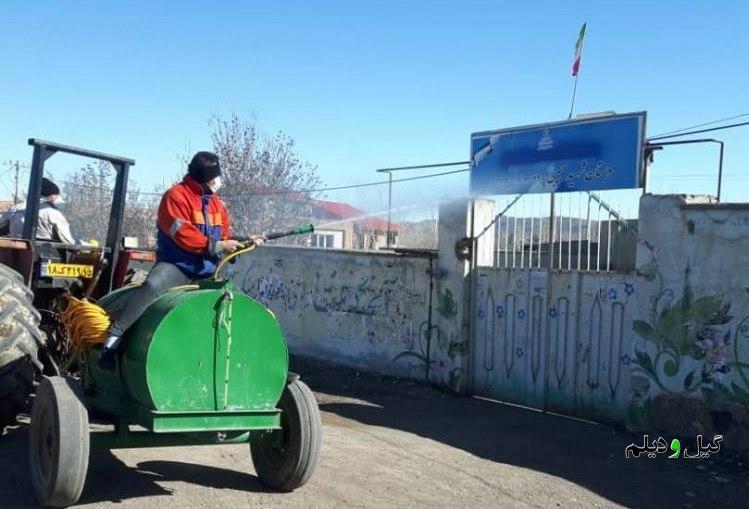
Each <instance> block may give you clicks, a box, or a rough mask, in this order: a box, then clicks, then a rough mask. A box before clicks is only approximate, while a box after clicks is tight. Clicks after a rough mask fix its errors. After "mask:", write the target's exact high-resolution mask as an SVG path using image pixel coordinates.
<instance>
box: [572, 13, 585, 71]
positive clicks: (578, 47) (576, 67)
mask: <svg viewBox="0 0 749 509" xmlns="http://www.w3.org/2000/svg"><path fill="white" fill-rule="evenodd" d="M586 25H587V23H583V26H581V27H580V35H578V36H577V42H576V43H575V61H574V62H572V75H573V76H577V73H578V72H580V59H581V58H582V56H583V39H584V38H585V26H586Z"/></svg>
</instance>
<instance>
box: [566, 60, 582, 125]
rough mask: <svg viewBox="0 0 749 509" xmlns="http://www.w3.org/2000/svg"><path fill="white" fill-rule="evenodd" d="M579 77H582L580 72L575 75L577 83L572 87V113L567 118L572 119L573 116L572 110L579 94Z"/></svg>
mask: <svg viewBox="0 0 749 509" xmlns="http://www.w3.org/2000/svg"><path fill="white" fill-rule="evenodd" d="M578 77H580V73H579V72H578V73H577V74H576V75H575V84H574V86H573V87H572V104H570V114H569V115H568V116H567V120H570V119H571V118H572V111H573V110H574V109H575V95H576V94H577V78H578Z"/></svg>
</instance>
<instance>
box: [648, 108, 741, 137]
mask: <svg viewBox="0 0 749 509" xmlns="http://www.w3.org/2000/svg"><path fill="white" fill-rule="evenodd" d="M742 117H749V113H742V114H740V115H734V116H732V117H725V118H719V119H718V120H711V121H710V122H705V123H704V124H697V125H691V126H689V127H683V128H681V129H675V130H673V131H667V132H665V133H659V134H655V135H653V136H651V138H656V137H660V136H668V135H670V134H676V133H681V132H684V131H689V130H690V129H697V128H698V127H705V126H708V125H713V124H719V123H721V122H728V121H729V120H735V119H737V118H742Z"/></svg>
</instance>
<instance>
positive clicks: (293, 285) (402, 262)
mask: <svg viewBox="0 0 749 509" xmlns="http://www.w3.org/2000/svg"><path fill="white" fill-rule="evenodd" d="M429 266H430V262H429V260H428V259H425V258H414V257H406V256H395V255H384V254H372V253H366V254H365V253H350V252H344V251H329V250H328V251H321V250H316V249H304V248H293V247H263V248H262V249H259V250H257V252H255V253H253V254H252V255H251V256H246V257H244V258H243V259H242V260H241V261H240V262H239V263H238V264H237V266H236V267H235V268H234V273H235V275H234V281H235V284H236V286H237V287H238V288H240V289H241V290H242V291H243V292H245V293H246V294H247V295H250V296H252V297H254V298H256V299H258V300H259V301H260V302H262V303H263V304H265V305H266V306H268V307H269V308H270V309H271V310H273V312H274V313H275V314H276V316H277V318H278V319H279V321H280V323H281V325H282V327H283V329H284V332H285V334H286V338H287V340H288V343H289V346H290V349H291V350H292V352H299V353H304V354H305V355H311V356H316V357H320V358H322V359H328V360H331V361H334V362H338V363H342V364H345V365H349V366H353V367H359V368H362V369H366V370H368V371H373V372H377V373H382V374H386V375H392V376H402V377H409V378H415V379H421V380H424V379H425V378H426V376H427V373H426V368H427V366H429V367H430V371H431V374H430V381H433V382H437V383H442V384H448V383H449V382H450V377H451V374H450V371H451V369H452V366H451V364H450V362H449V358H450V355H453V356H454V352H453V353H452V354H451V353H450V352H449V351H448V350H449V348H450V345H449V344H448V343H446V342H445V341H446V338H445V337H443V336H442V335H438V334H436V333H435V334H434V336H435V337H434V341H432V342H431V343H432V344H431V345H429V344H428V339H429V338H428V335H427V334H428V330H429V279H430V278H429V273H428V271H429ZM445 291H448V292H449V290H445V289H443V288H441V285H440V283H439V282H436V281H435V285H434V288H433V307H434V315H435V316H436V315H438V314H439V313H440V312H442V313H443V314H448V315H449V314H450V313H454V312H455V309H457V304H456V303H455V302H454V301H452V300H451V299H449V298H446V297H445V296H444V294H445ZM437 336H439V337H437ZM454 348H455V347H453V349H454Z"/></svg>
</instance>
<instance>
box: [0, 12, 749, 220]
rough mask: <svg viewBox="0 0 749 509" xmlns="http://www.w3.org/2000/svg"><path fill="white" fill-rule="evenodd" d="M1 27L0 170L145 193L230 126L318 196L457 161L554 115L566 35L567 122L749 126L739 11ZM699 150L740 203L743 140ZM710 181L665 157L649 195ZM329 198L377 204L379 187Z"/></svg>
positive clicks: (117, 18)
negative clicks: (289, 165)
mask: <svg viewBox="0 0 749 509" xmlns="http://www.w3.org/2000/svg"><path fill="white" fill-rule="evenodd" d="M0 14H1V15H0V23H1V24H2V30H1V31H0V38H1V40H0V58H1V59H2V70H3V72H2V80H1V81H0V87H2V90H3V94H2V101H1V102H0V114H1V115H2V120H3V121H2V122H1V123H0V160H2V161H5V160H7V159H16V158H18V159H21V160H22V161H26V162H29V161H30V158H31V150H30V148H29V147H28V146H27V145H26V139H27V138H28V137H31V136H36V137H41V138H45V139H50V140H54V141H59V142H62V143H68V144H72V145H79V146H84V147H90V148H93V149H97V150H102V151H111V152H114V153H117V154H123V155H127V156H130V157H133V158H135V159H136V161H137V165H136V166H135V168H134V170H133V174H132V175H133V178H134V179H135V180H136V181H137V182H138V183H139V184H141V185H142V186H144V187H149V186H151V185H153V184H156V183H159V182H161V181H162V180H164V179H166V180H167V181H169V180H171V178H172V177H173V176H174V175H175V173H177V172H178V170H179V163H178V157H179V156H180V155H181V154H183V153H185V151H186V150H190V151H194V150H199V149H204V148H206V147H207V146H208V145H209V143H208V141H209V131H208V127H207V125H206V121H207V119H208V118H209V116H211V115H212V114H219V115H226V114H228V113H229V112H232V111H233V112H237V113H239V114H241V115H247V116H250V115H252V116H254V118H256V120H257V122H258V124H259V125H260V127H261V128H262V129H263V130H265V131H268V132H272V131H276V130H282V131H284V132H286V133H287V134H289V135H290V136H292V137H293V138H294V139H295V140H296V141H297V145H298V149H299V152H300V153H301V155H302V156H303V157H304V158H305V159H307V160H309V161H310V162H311V163H313V164H315V165H317V166H318V167H319V170H320V175H321V177H322V178H323V181H324V183H325V184H327V185H331V186H332V185H345V184H353V183H357V182H365V181H371V180H377V179H379V178H380V177H379V176H378V175H377V174H375V173H374V169H375V168H378V167H382V166H393V165H406V164H420V163H430V162H442V161H454V160H462V159H466V158H467V156H468V154H467V152H468V141H469V135H470V133H471V132H473V131H480V130H486V129H494V128H503V127H511V126H515V125H523V124H528V123H536V122H545V121H553V120H559V119H563V118H566V115H567V112H568V109H569V99H570V93H571V88H572V79H571V76H570V64H571V61H572V56H573V45H574V42H575V39H576V36H577V31H578V28H579V26H580V24H581V23H582V22H583V21H587V22H588V35H587V38H586V44H585V50H584V55H583V63H582V71H581V77H580V84H579V88H578V100H577V106H576V112H597V111H605V110H615V111H617V112H627V111H638V110H647V111H648V133H649V134H651V135H652V134H656V133H659V132H662V131H668V130H671V129H675V128H680V127H684V126H689V125H692V124H698V123H700V122H704V121H709V120H712V119H716V118H720V117H724V116H730V115H735V114H739V113H744V112H749V92H748V91H749V69H748V66H747V65H746V60H747V55H748V54H749V30H747V29H746V27H747V26H749V23H748V22H749V7H748V6H747V3H746V2H740V1H721V2H717V3H716V2H681V1H678V2H677V1H660V2H635V1H627V2H622V1H598V2H558V1H535V2H510V1H506V2H499V1H496V2H479V1H452V2H447V1H431V2H417V1H400V2H396V1H393V2H367V1H361V2H351V1H348V2H301V1H287V2H263V3H260V2H239V1H236V2H228V1H223V2H221V1H213V2H198V1H182V2H153V1H151V2H148V1H128V2H97V1H89V2H81V1H70V2H45V1H36V2H20V1H5V2H3V6H2V8H1V9H0ZM746 120H749V118H747V119H746ZM716 135H717V136H719V137H721V138H722V139H724V140H725V141H726V142H727V148H726V163H725V173H726V193H725V199H726V200H733V201H745V200H748V199H749V191H747V186H746V184H747V183H749V179H747V178H746V177H747V176H749V173H748V172H747V171H746V164H745V163H746V160H747V157H748V156H749V142H748V141H747V140H748V138H749V128H744V129H743V130H734V131H730V132H723V133H720V134H716ZM53 161H55V165H56V167H58V168H60V170H59V171H60V172H65V171H66V170H67V169H69V168H70V167H75V166H77V165H78V164H77V163H78V161H74V160H69V159H66V158H62V159H60V160H55V159H53ZM715 167H716V159H715V149H714V148H712V147H699V148H688V149H686V148H684V149H671V150H669V151H668V153H663V154H660V155H659V156H658V159H657V160H656V165H655V166H654V167H653V168H652V171H653V182H652V184H653V189H654V190H656V191H661V192H671V191H679V192H694V193H699V192H710V191H712V189H713V188H714V181H713V180H712V177H711V175H712V174H713V173H714V172H715ZM2 171H3V170H0V174H2V173H1V172H2ZM685 175H686V176H688V178H687V177H685ZM8 178H9V177H8V176H7V175H6V174H3V177H2V180H3V182H2V184H3V185H0V196H2V197H6V196H8V187H9V186H8V184H9V180H8ZM466 189H467V179H466V177H465V175H461V176H458V177H451V178H446V179H437V180H434V181H430V180H427V181H419V183H418V184H409V185H405V184H404V185H401V186H399V187H397V188H396V197H395V198H394V201H395V202H396V204H401V205H407V204H408V203H409V201H410V200H420V199H422V200H426V201H429V200H432V199H436V198H439V197H444V196H457V195H459V194H463V193H464V192H465V190H466ZM329 196H330V197H331V198H333V199H346V200H348V201H352V202H354V203H357V204H359V205H361V206H365V207H368V208H377V207H378V206H380V205H381V204H384V203H385V202H384V200H385V199H386V189H384V188H377V189H368V190H366V191H357V192H347V193H343V192H341V193H331V194H330V195H329Z"/></svg>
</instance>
